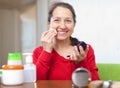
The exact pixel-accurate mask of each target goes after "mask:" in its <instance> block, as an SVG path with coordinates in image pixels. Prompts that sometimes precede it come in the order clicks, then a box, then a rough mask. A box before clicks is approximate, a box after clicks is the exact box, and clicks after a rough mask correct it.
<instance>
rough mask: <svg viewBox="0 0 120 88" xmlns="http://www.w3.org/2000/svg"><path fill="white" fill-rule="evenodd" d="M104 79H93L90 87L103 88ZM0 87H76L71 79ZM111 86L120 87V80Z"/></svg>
mask: <svg viewBox="0 0 120 88" xmlns="http://www.w3.org/2000/svg"><path fill="white" fill-rule="evenodd" d="M102 83H103V81H92V82H91V83H90V86H91V87H90V88H102V87H101V85H102ZM0 88H74V87H73V86H72V81H70V80H40V81H36V82H35V83H24V84H22V85H17V86H5V85H2V84H0ZM110 88H120V82H113V85H112V86H111V87H110Z"/></svg>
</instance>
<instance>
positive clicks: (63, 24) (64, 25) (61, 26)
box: [59, 21, 66, 29]
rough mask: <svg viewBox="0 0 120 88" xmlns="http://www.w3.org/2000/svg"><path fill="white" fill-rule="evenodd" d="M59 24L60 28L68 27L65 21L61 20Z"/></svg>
mask: <svg viewBox="0 0 120 88" xmlns="http://www.w3.org/2000/svg"><path fill="white" fill-rule="evenodd" d="M59 26H60V28H62V29H64V28H66V24H65V22H64V21H61V22H60V25H59Z"/></svg>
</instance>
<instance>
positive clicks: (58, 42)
mask: <svg viewBox="0 0 120 88" xmlns="http://www.w3.org/2000/svg"><path fill="white" fill-rule="evenodd" d="M69 46H71V41H70V39H66V40H62V41H61V40H56V44H55V48H66V47H69Z"/></svg>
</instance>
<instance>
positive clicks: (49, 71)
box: [33, 2, 99, 80]
mask: <svg viewBox="0 0 120 88" xmlns="http://www.w3.org/2000/svg"><path fill="white" fill-rule="evenodd" d="M75 24H76V15H75V12H74V9H73V7H72V5H70V4H68V3H64V2H58V3H54V4H53V5H52V7H51V8H50V10H49V14H48V30H47V31H44V32H43V33H42V36H41V42H42V44H41V45H40V46H38V47H37V48H36V49H35V50H34V51H33V63H34V64H35V65H36V67H37V80H71V75H72V72H73V71H74V70H75V69H77V68H79V67H84V68H86V69H88V70H89V71H90V74H91V78H92V80H99V75H98V73H97V71H98V68H97V67H96V63H95V55H94V50H93V48H92V47H91V45H90V44H87V45H86V46H87V47H86V49H85V50H84V49H83V47H82V46H81V45H80V46H79V47H77V44H78V43H79V40H78V39H76V38H73V37H72V36H71V35H72V33H73V32H74V27H75ZM78 48H79V50H80V52H79V51H78ZM68 56H69V57H68Z"/></svg>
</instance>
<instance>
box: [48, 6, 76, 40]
mask: <svg viewBox="0 0 120 88" xmlns="http://www.w3.org/2000/svg"><path fill="white" fill-rule="evenodd" d="M74 25H75V23H74V20H73V15H72V13H71V11H70V10H69V9H67V8H64V7H57V8H55V9H54V11H53V14H52V18H51V20H50V23H49V26H50V28H52V29H55V30H56V31H57V36H56V39H58V40H65V39H67V38H69V37H70V36H71V34H72V33H73V30H74Z"/></svg>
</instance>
